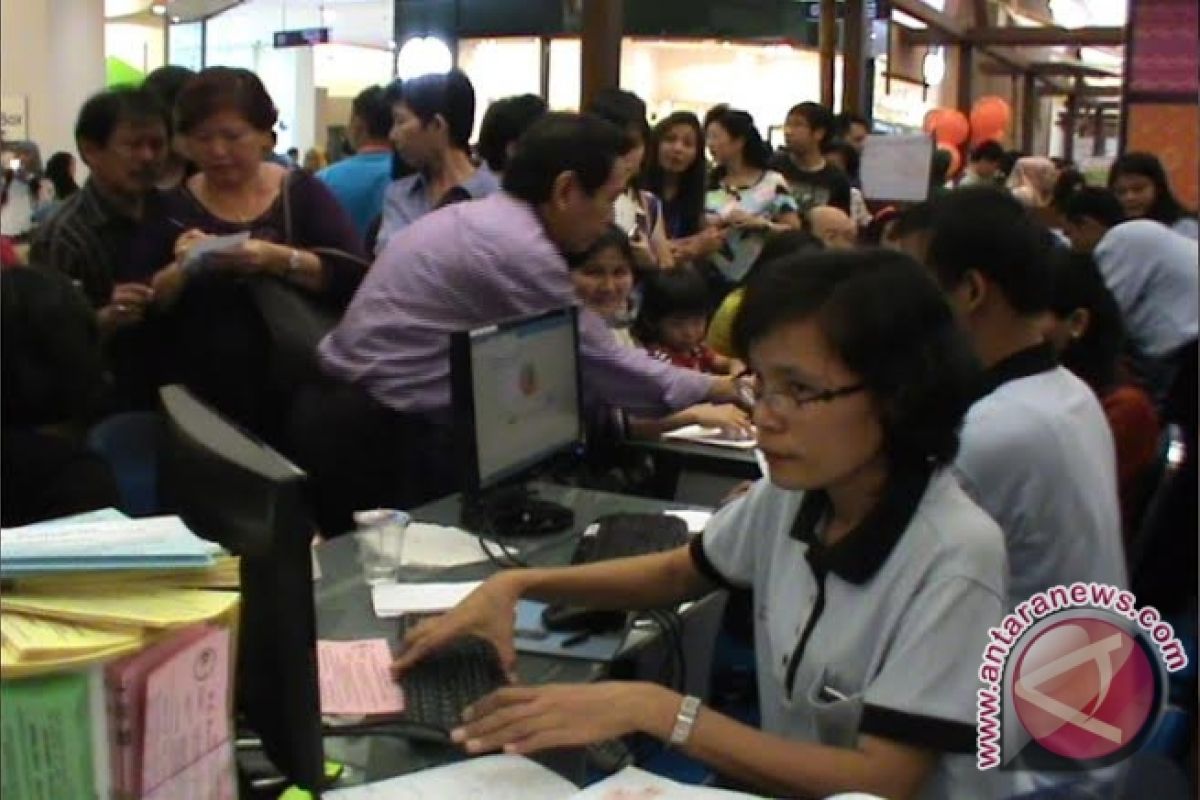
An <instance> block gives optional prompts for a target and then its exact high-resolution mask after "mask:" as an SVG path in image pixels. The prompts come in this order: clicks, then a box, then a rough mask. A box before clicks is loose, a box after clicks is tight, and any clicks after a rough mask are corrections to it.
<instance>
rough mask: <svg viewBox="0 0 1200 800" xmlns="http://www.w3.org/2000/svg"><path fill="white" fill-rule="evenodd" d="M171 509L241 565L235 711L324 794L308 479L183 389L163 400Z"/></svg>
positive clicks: (292, 775)
mask: <svg viewBox="0 0 1200 800" xmlns="http://www.w3.org/2000/svg"><path fill="white" fill-rule="evenodd" d="M160 397H161V399H162V404H163V407H164V409H165V412H166V418H167V424H166V436H165V437H164V444H163V448H162V452H161V454H160V472H161V477H160V482H161V486H162V493H163V497H164V500H165V501H166V503H167V506H168V508H170V509H172V510H173V511H175V512H176V513H178V514H179V515H180V516H181V517H182V518H183V520H184V522H185V523H186V524H187V525H188V527H189V528H191V529H192V530H193V531H194V532H195V533H196V534H197V535H198V536H202V537H204V538H205V539H209V540H211V541H214V542H217V543H219V544H221V545H222V546H224V547H225V548H226V549H227V550H229V551H231V552H233V553H235V554H237V555H239V556H241V598H242V604H241V614H240V624H239V629H238V654H237V655H238V664H237V678H236V680H237V691H236V696H237V703H238V707H239V709H240V710H241V711H242V712H243V713H244V714H245V718H246V721H247V722H248V724H249V726H250V728H251V729H252V730H253V731H254V732H255V733H256V734H258V736H259V737H260V738H261V740H262V743H263V750H264V751H265V752H266V755H267V757H268V758H269V759H270V760H271V762H272V763H273V764H274V765H275V767H276V768H277V769H279V770H280V772H282V773H283V775H284V776H285V778H286V779H287V780H288V781H290V782H291V783H292V784H294V785H296V786H298V787H300V788H302V789H305V790H308V791H309V792H312V793H313V794H314V795H319V793H320V791H321V789H322V785H323V778H324V775H323V771H324V750H323V747H322V743H321V716H320V693H319V689H318V683H317V657H316V613H315V610H314V607H313V576H312V554H311V549H310V548H311V545H310V542H311V539H312V533H313V530H314V527H313V523H312V521H311V519H310V516H309V514H308V512H307V509H306V506H305V503H304V499H303V497H302V490H303V486H304V481H305V475H304V473H303V472H302V471H301V470H300V469H299V468H297V467H296V466H294V465H293V464H292V463H291V462H289V461H288V460H287V459H285V458H284V457H283V456H281V455H279V454H278V453H276V452H275V451H274V450H272V449H271V448H270V447H267V446H266V445H264V444H262V443H261V442H259V441H257V440H255V439H254V438H252V437H251V436H249V435H247V434H246V433H244V432H243V431H241V430H239V429H238V428H236V427H235V426H233V425H232V424H230V423H229V422H228V421H226V420H225V419H224V418H222V417H221V416H220V415H219V414H218V413H216V412H215V411H213V410H212V409H211V408H209V407H208V406H206V405H205V404H204V403H202V402H200V401H199V400H197V399H196V398H195V397H193V396H192V394H191V393H190V392H188V390H187V389H185V388H183V387H181V386H167V387H165V388H163V389H162V390H160Z"/></svg>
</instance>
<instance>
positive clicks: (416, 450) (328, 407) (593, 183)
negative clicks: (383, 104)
mask: <svg viewBox="0 0 1200 800" xmlns="http://www.w3.org/2000/svg"><path fill="white" fill-rule="evenodd" d="M628 148H629V143H628V141H627V139H626V138H625V136H624V134H623V133H622V132H621V131H620V130H619V129H617V128H616V127H615V126H613V125H611V124H609V123H607V122H604V121H603V120H600V119H598V118H594V117H588V116H580V115H575V114H551V115H548V116H547V117H546V118H544V119H543V120H541V121H539V122H538V123H537V124H535V125H534V126H533V127H532V128H531V129H530V131H529V132H528V133H527V134H526V135H525V137H523V138H522V140H521V142H520V144H519V145H518V149H517V152H516V153H515V154H514V156H513V158H512V160H511V161H510V163H509V165H508V169H507V170H506V171H505V174H504V186H503V189H504V191H502V192H497V193H496V194H494V195H492V196H490V197H488V198H485V199H483V200H479V201H476V202H473V203H462V204H459V205H454V206H449V207H447V208H444V209H441V210H439V211H437V212H435V213H432V214H429V215H428V216H425V217H423V218H421V219H420V220H417V221H416V222H414V223H413V224H412V225H410V226H409V227H407V228H405V229H404V230H402V231H400V232H398V233H397V234H396V235H395V236H394V237H393V238H392V239H391V241H389V242H388V245H387V247H386V249H385V250H384V251H383V253H382V254H381V255H380V256H379V258H378V260H377V261H376V262H375V265H374V266H373V267H372V268H371V270H370V272H369V273H368V275H367V278H366V279H365V280H364V281H363V284H362V286H361V288H360V289H359V291H358V294H357V295H356V296H355V298H354V301H353V302H352V303H351V305H350V308H349V310H348V311H347V312H346V315H345V317H344V318H343V319H342V322H341V323H340V324H339V325H338V327H337V328H336V329H334V331H333V332H332V333H330V334H329V335H328V336H327V337H326V338H325V340H324V341H323V342H321V345H320V348H319V350H318V355H319V359H320V363H321V366H322V369H323V370H324V372H325V373H326V375H328V376H329V377H331V378H333V379H334V383H335V387H334V388H333V389H332V390H331V389H329V388H326V389H324V390H323V392H324V395H323V396H322V397H321V398H319V399H312V398H309V399H307V400H305V399H302V400H301V402H300V409H299V414H298V418H297V424H298V425H299V428H298V430H297V433H298V436H297V437H296V438H297V443H298V449H299V450H300V451H301V452H300V453H298V458H299V459H300V460H301V463H302V464H303V465H304V466H305V467H306V469H308V470H309V472H310V475H311V476H312V478H313V481H314V483H315V485H316V488H317V505H318V508H319V512H318V516H319V517H320V523H321V525H322V528H323V530H324V531H325V533H326V534H327V535H329V534H336V533H339V532H341V528H339V527H338V526H339V525H345V523H346V521H347V520H348V517H349V512H350V511H352V510H353V509H355V508H369V507H372V506H374V505H380V504H398V506H399V507H407V506H411V505H413V504H415V503H420V502H423V501H425V500H428V499H431V498H433V497H437V496H441V495H444V494H448V493H451V492H453V491H454V490H456V489H457V488H458V476H457V475H456V474H455V472H454V464H453V462H452V460H451V456H450V454H451V453H453V452H454V449H453V435H452V431H451V430H450V380H449V378H450V364H449V342H450V333H451V332H453V331H458V330H467V329H471V328H476V327H481V326H483V325H488V324H491V323H495V322H497V321H500V320H503V319H507V318H510V317H515V316H521V315H526V314H532V313H536V312H540V311H545V310H549V309H553V308H561V307H563V306H566V305H571V304H574V303H575V295H574V290H573V287H572V284H571V279H570V275H569V273H568V270H567V265H566V261H565V259H564V256H563V254H564V253H576V252H582V251H584V250H585V249H586V248H587V247H588V246H589V245H590V244H591V243H592V242H593V241H594V240H595V239H597V238H598V237H599V236H600V234H601V233H603V232H604V230H605V229H606V227H607V226H608V225H609V219H610V216H611V209H612V201H613V199H614V198H615V197H616V196H617V195H618V194H619V193H620V192H621V191H622V189H623V187H624V186H625V185H626V181H627V175H626V174H625V168H624V167H623V166H622V165H621V160H620V158H619V157H620V156H621V155H622V154H623V153H624V152H627V151H628ZM580 355H581V363H582V373H583V384H584V396H585V402H596V401H599V402H603V403H606V404H610V405H613V406H619V407H622V408H626V409H630V410H634V411H641V412H644V413H648V414H654V413H662V412H664V411H669V410H674V409H678V408H684V407H686V406H689V405H693V404H695V403H698V402H702V401H705V400H715V401H733V400H734V399H735V398H736V393H735V388H734V385H733V380H732V379H730V378H727V377H726V378H714V377H712V376H707V375H702V374H700V373H697V372H693V371H690V370H683V369H678V368H675V367H672V366H670V365H668V364H664V363H662V362H658V361H655V360H654V359H652V358H650V357H649V356H648V355H646V354H645V353H642V352H640V351H636V350H630V349H628V348H623V347H621V346H620V345H619V344H617V342H616V340H615V339H614V337H613V336H612V334H611V332H610V331H609V330H608V328H607V326H606V325H605V324H604V322H603V320H601V319H600V318H599V317H597V316H595V315H594V314H592V313H590V312H587V311H583V312H581V314H580Z"/></svg>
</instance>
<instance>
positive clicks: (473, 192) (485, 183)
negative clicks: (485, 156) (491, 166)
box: [408, 167, 496, 200]
mask: <svg viewBox="0 0 1200 800" xmlns="http://www.w3.org/2000/svg"><path fill="white" fill-rule="evenodd" d="M426 183H427V182H426V180H425V174H424V173H422V172H416V173H413V176H412V183H411V184H410V185H409V187H408V193H409V194H410V195H414V194H417V193H418V192H421V193H424V191H425V186H426ZM495 184H496V178H495V176H494V175H493V174H492V173H491V171H490V170H488V169H487V167H477V168H476V170H475V171H474V172H472V173H471V177H469V178H467V179H466V180H465V181H462V182H461V183H458V184H455V186H452V187H451V188H450V192H453V191H454V190H455V189H456V188H459V189H462V190H463V191H464V192H466V193H467V195H469V196H470V198H471V199H473V200H477V199H479V198H480V197H482V196H483V195H485V194H488V193H489V190H490V189H492V188H494V187H495Z"/></svg>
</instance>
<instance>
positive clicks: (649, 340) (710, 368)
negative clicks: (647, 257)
mask: <svg viewBox="0 0 1200 800" xmlns="http://www.w3.org/2000/svg"><path fill="white" fill-rule="evenodd" d="M710 310H711V309H710V295H709V290H708V284H707V282H706V281H705V280H704V278H703V277H702V276H701V275H700V273H698V272H696V271H695V269H693V268H691V267H688V266H681V267H675V268H673V269H663V270H659V271H656V272H651V273H649V274H648V275H647V276H646V277H645V279H644V281H643V282H642V298H641V305H640V306H639V308H638V314H637V319H636V320H635V321H634V323H633V335H634V338H636V339H637V340H638V342H640V343H641V345H642V347H644V348H646V351H647V352H649V353H650V355H652V356H654V357H655V358H657V359H659V360H660V361H667V362H669V363H671V364H674V365H676V366H678V367H685V368H687V369H694V370H698V371H700V372H706V373H709V374H712V375H728V374H730V373H732V372H735V371H738V365H737V362H736V361H735V360H734V359H730V358H726V357H724V356H722V355H718V354H717V353H716V352H715V351H714V350H713V349H712V348H710V347H709V346H708V345H707V344H705V343H704V337H705V336H706V334H707V333H708V316H709V312H710Z"/></svg>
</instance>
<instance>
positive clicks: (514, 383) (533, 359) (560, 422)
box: [451, 308, 583, 489]
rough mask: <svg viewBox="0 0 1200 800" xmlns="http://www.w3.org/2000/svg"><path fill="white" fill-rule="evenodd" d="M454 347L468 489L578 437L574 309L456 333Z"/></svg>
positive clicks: (483, 485) (513, 473)
mask: <svg viewBox="0 0 1200 800" xmlns="http://www.w3.org/2000/svg"><path fill="white" fill-rule="evenodd" d="M455 343H456V345H457V346H455V345H452V348H451V351H452V354H453V355H452V372H453V373H454V375H453V376H452V382H453V385H454V405H455V409H456V413H455V417H456V422H460V423H461V422H466V423H468V424H469V430H462V429H460V430H459V431H458V433H459V434H460V435H462V436H464V438H465V440H467V441H470V440H473V447H472V448H471V451H473V452H467V453H466V456H467V461H468V468H467V469H468V473H470V474H468V476H467V482H468V487H467V488H468V489H484V488H488V487H490V486H494V485H495V484H497V483H499V482H500V481H503V480H505V479H507V478H511V477H514V476H516V475H518V474H520V473H521V472H524V471H525V470H527V469H529V468H530V467H533V466H535V465H536V464H538V463H539V462H541V461H544V460H545V459H547V458H548V457H550V456H552V455H555V454H556V453H559V452H561V451H563V450H566V449H569V448H571V447H572V446H574V445H575V444H576V443H578V442H579V441H580V440H581V438H582V430H583V428H582V421H581V418H580V410H579V409H580V391H579V358H578V352H579V346H578V335H577V332H576V312H575V309H574V308H565V309H559V310H556V311H551V312H547V313H543V314H538V315H535V316H532V317H526V318H522V319H519V320H515V321H512V322H506V323H502V324H500V325H493V326H488V327H486V328H480V329H476V330H474V331H470V332H467V333H463V334H456V335H455ZM468 378H469V380H468ZM471 461H473V462H474V468H473V469H472V468H471V466H470V462H471Z"/></svg>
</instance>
